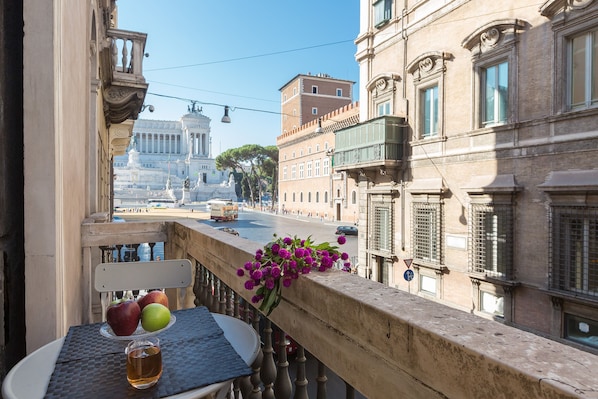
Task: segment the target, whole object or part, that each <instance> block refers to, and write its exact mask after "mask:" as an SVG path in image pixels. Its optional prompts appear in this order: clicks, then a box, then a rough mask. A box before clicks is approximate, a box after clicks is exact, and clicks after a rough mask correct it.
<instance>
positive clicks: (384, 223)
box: [371, 204, 393, 253]
mask: <svg viewBox="0 0 598 399" xmlns="http://www.w3.org/2000/svg"><path fill="white" fill-rule="evenodd" d="M372 216H373V218H372V220H373V229H372V233H373V234H372V240H371V245H372V249H373V250H375V251H385V252H390V253H392V252H393V247H392V243H393V238H392V226H393V220H392V219H393V215H392V208H391V206H390V205H382V206H380V205H376V204H374V207H373V212H372Z"/></svg>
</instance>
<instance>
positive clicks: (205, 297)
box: [201, 269, 210, 309]
mask: <svg viewBox="0 0 598 399" xmlns="http://www.w3.org/2000/svg"><path fill="white" fill-rule="evenodd" d="M202 287H203V289H202V293H201V304H202V305H203V306H205V307H207V308H208V309H209V308H210V306H209V305H210V302H209V301H210V271H209V270H208V269H204V279H203V285H202Z"/></svg>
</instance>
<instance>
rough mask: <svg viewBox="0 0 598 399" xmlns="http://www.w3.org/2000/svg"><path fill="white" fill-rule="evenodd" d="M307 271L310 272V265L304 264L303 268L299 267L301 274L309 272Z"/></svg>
mask: <svg viewBox="0 0 598 399" xmlns="http://www.w3.org/2000/svg"><path fill="white" fill-rule="evenodd" d="M309 272H311V267H307V266H305V267H304V268H303V269H301V274H309Z"/></svg>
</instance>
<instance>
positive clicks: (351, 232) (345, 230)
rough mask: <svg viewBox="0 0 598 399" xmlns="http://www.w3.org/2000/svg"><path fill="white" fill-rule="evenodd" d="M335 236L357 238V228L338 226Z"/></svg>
mask: <svg viewBox="0 0 598 399" xmlns="http://www.w3.org/2000/svg"><path fill="white" fill-rule="evenodd" d="M335 234H343V235H346V236H356V235H357V227H355V226H338V227H337V228H336V233H335Z"/></svg>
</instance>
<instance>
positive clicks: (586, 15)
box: [540, 0, 598, 115]
mask: <svg viewBox="0 0 598 399" xmlns="http://www.w3.org/2000/svg"><path fill="white" fill-rule="evenodd" d="M590 6H592V7H590ZM540 14H541V15H543V16H545V17H547V18H549V19H550V20H551V21H552V30H553V32H554V54H555V62H554V76H555V79H554V93H555V95H554V96H553V112H554V114H556V115H558V114H563V113H567V112H574V111H580V110H581V111H583V110H587V109H590V108H592V109H596V108H598V104H592V105H591V106H587V107H576V108H572V106H571V99H570V90H569V89H570V76H571V75H570V61H571V59H570V54H569V46H570V41H571V39H572V38H574V37H576V36H579V35H581V34H583V33H589V32H591V31H596V30H598V2H597V1H595V0H577V1H575V2H572V1H567V0H554V1H550V2H547V3H545V4H544V5H543V6H542V8H541V9H540Z"/></svg>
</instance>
